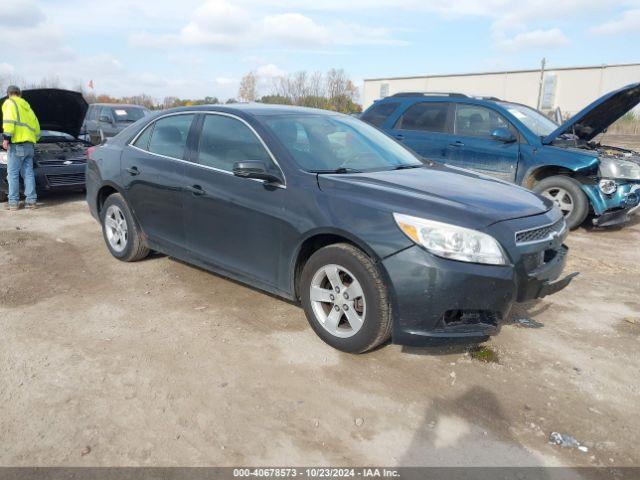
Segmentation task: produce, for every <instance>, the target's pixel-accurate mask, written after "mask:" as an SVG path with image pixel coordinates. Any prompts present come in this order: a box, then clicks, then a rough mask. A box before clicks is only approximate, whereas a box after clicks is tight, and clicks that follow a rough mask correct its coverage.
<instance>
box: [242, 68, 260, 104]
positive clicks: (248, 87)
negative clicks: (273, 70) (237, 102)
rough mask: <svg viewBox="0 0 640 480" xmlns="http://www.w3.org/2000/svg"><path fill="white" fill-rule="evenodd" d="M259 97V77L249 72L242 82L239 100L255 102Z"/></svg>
mask: <svg viewBox="0 0 640 480" xmlns="http://www.w3.org/2000/svg"><path fill="white" fill-rule="evenodd" d="M257 97H258V76H257V75H256V73H255V72H249V73H247V74H246V75H245V76H244V77H242V80H240V88H239V90H238V98H240V99H241V100H244V101H245V102H254V101H255V100H256V98H257Z"/></svg>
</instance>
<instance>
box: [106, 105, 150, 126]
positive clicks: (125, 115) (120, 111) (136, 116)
mask: <svg viewBox="0 0 640 480" xmlns="http://www.w3.org/2000/svg"><path fill="white" fill-rule="evenodd" d="M111 113H112V114H113V118H114V119H115V121H116V122H129V123H133V122H136V121H138V120H140V119H141V118H142V117H144V116H145V113H146V112H145V110H144V109H143V108H135V107H114V108H112V109H111Z"/></svg>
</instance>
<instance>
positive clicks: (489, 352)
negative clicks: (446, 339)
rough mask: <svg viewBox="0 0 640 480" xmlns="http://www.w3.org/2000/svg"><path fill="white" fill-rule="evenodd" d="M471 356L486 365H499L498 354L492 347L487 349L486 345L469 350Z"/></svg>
mask: <svg viewBox="0 0 640 480" xmlns="http://www.w3.org/2000/svg"><path fill="white" fill-rule="evenodd" d="M469 355H471V358H473V359H474V360H479V361H480V362H485V363H498V362H499V358H498V352H496V351H495V350H493V349H492V348H491V347H487V346H484V345H478V346H477V347H473V348H472V349H470V350H469Z"/></svg>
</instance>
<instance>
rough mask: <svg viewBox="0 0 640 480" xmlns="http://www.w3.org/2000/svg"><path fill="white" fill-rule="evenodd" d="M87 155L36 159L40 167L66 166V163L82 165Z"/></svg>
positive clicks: (85, 161)
mask: <svg viewBox="0 0 640 480" xmlns="http://www.w3.org/2000/svg"><path fill="white" fill-rule="evenodd" d="M85 163H87V157H73V158H54V159H51V160H38V165H39V166H41V167H66V166H68V165H84V164H85Z"/></svg>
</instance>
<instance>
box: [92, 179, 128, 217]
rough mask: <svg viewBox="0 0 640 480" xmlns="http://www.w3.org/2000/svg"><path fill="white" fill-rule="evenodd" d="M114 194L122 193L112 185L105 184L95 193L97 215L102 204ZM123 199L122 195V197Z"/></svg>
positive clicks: (100, 210) (109, 183)
mask: <svg viewBox="0 0 640 480" xmlns="http://www.w3.org/2000/svg"><path fill="white" fill-rule="evenodd" d="M114 193H119V194H120V195H122V191H121V190H120V189H119V188H118V187H117V186H116V185H115V184H113V183H111V182H107V183H104V184H103V185H102V186H101V187H100V188H99V189H98V191H97V193H96V209H97V212H98V215H100V213H101V212H102V207H103V206H104V202H105V201H106V200H107V198H109V197H110V196H111V195H113V194H114ZM123 197H124V195H123Z"/></svg>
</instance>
